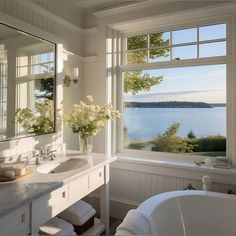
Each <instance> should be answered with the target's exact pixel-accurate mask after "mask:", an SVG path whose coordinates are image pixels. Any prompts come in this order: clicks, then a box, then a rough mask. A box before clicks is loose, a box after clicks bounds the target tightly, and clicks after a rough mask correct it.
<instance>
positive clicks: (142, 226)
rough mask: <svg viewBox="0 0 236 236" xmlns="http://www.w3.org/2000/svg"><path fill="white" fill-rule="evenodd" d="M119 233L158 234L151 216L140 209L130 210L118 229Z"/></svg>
mask: <svg viewBox="0 0 236 236" xmlns="http://www.w3.org/2000/svg"><path fill="white" fill-rule="evenodd" d="M118 235H156V233H155V227H154V224H153V221H152V219H151V217H150V216H147V215H146V214H145V213H143V212H141V211H139V210H130V211H129V212H128V214H127V215H126V217H125V218H124V220H123V222H122V223H121V224H120V225H119V226H118V228H117V229H116V236H118Z"/></svg>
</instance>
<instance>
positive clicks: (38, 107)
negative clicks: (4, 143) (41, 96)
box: [16, 100, 54, 135]
mask: <svg viewBox="0 0 236 236" xmlns="http://www.w3.org/2000/svg"><path fill="white" fill-rule="evenodd" d="M16 120H17V121H18V122H19V123H20V125H21V127H22V128H23V129H24V130H25V131H26V132H27V133H28V134H36V135H40V134H47V133H52V132H54V104H53V101H51V100H46V101H45V102H43V103H39V102H37V103H36V104H35V109H31V108H18V109H17V110H16Z"/></svg>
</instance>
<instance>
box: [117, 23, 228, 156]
mask: <svg viewBox="0 0 236 236" xmlns="http://www.w3.org/2000/svg"><path fill="white" fill-rule="evenodd" d="M126 40H127V41H126V45H127V50H126V51H125V52H126V64H127V65H123V66H121V69H122V78H123V96H122V97H123V113H124V119H123V143H122V145H123V149H133V150H145V151H152V152H170V153H183V154H192V155H201V156H225V155H226V84H227V79H226V69H227V63H226V60H225V58H226V56H227V55H226V42H227V39H226V23H219V24H214V25H204V26H202V25H200V26H194V27H191V28H184V29H178V30H172V31H168V32H160V33H158V32H157V33H152V34H147V35H137V36H131V37H127V39H126ZM173 62H174V63H173Z"/></svg>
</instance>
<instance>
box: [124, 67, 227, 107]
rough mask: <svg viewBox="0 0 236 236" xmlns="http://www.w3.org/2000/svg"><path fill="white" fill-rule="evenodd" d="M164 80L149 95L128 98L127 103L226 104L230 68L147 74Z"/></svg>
mask: <svg viewBox="0 0 236 236" xmlns="http://www.w3.org/2000/svg"><path fill="white" fill-rule="evenodd" d="M145 72H146V73H149V74H150V75H152V76H158V75H163V76H164V80H163V81H162V82H161V83H160V84H159V85H156V86H153V87H152V88H151V90H150V91H149V92H141V93H139V94H138V95H131V94H128V95H126V96H125V101H140V102H141V101H142V102H154V101H192V102H207V103H226V65H211V66H198V67H184V68H171V69H155V70H147V71H143V73H145Z"/></svg>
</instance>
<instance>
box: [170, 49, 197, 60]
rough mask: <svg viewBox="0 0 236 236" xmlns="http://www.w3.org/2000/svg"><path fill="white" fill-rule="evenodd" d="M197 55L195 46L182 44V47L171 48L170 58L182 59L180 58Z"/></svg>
mask: <svg viewBox="0 0 236 236" xmlns="http://www.w3.org/2000/svg"><path fill="white" fill-rule="evenodd" d="M196 57H197V46H196V45H191V46H183V47H173V48H172V59H173V60H182V59H192V58H196Z"/></svg>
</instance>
